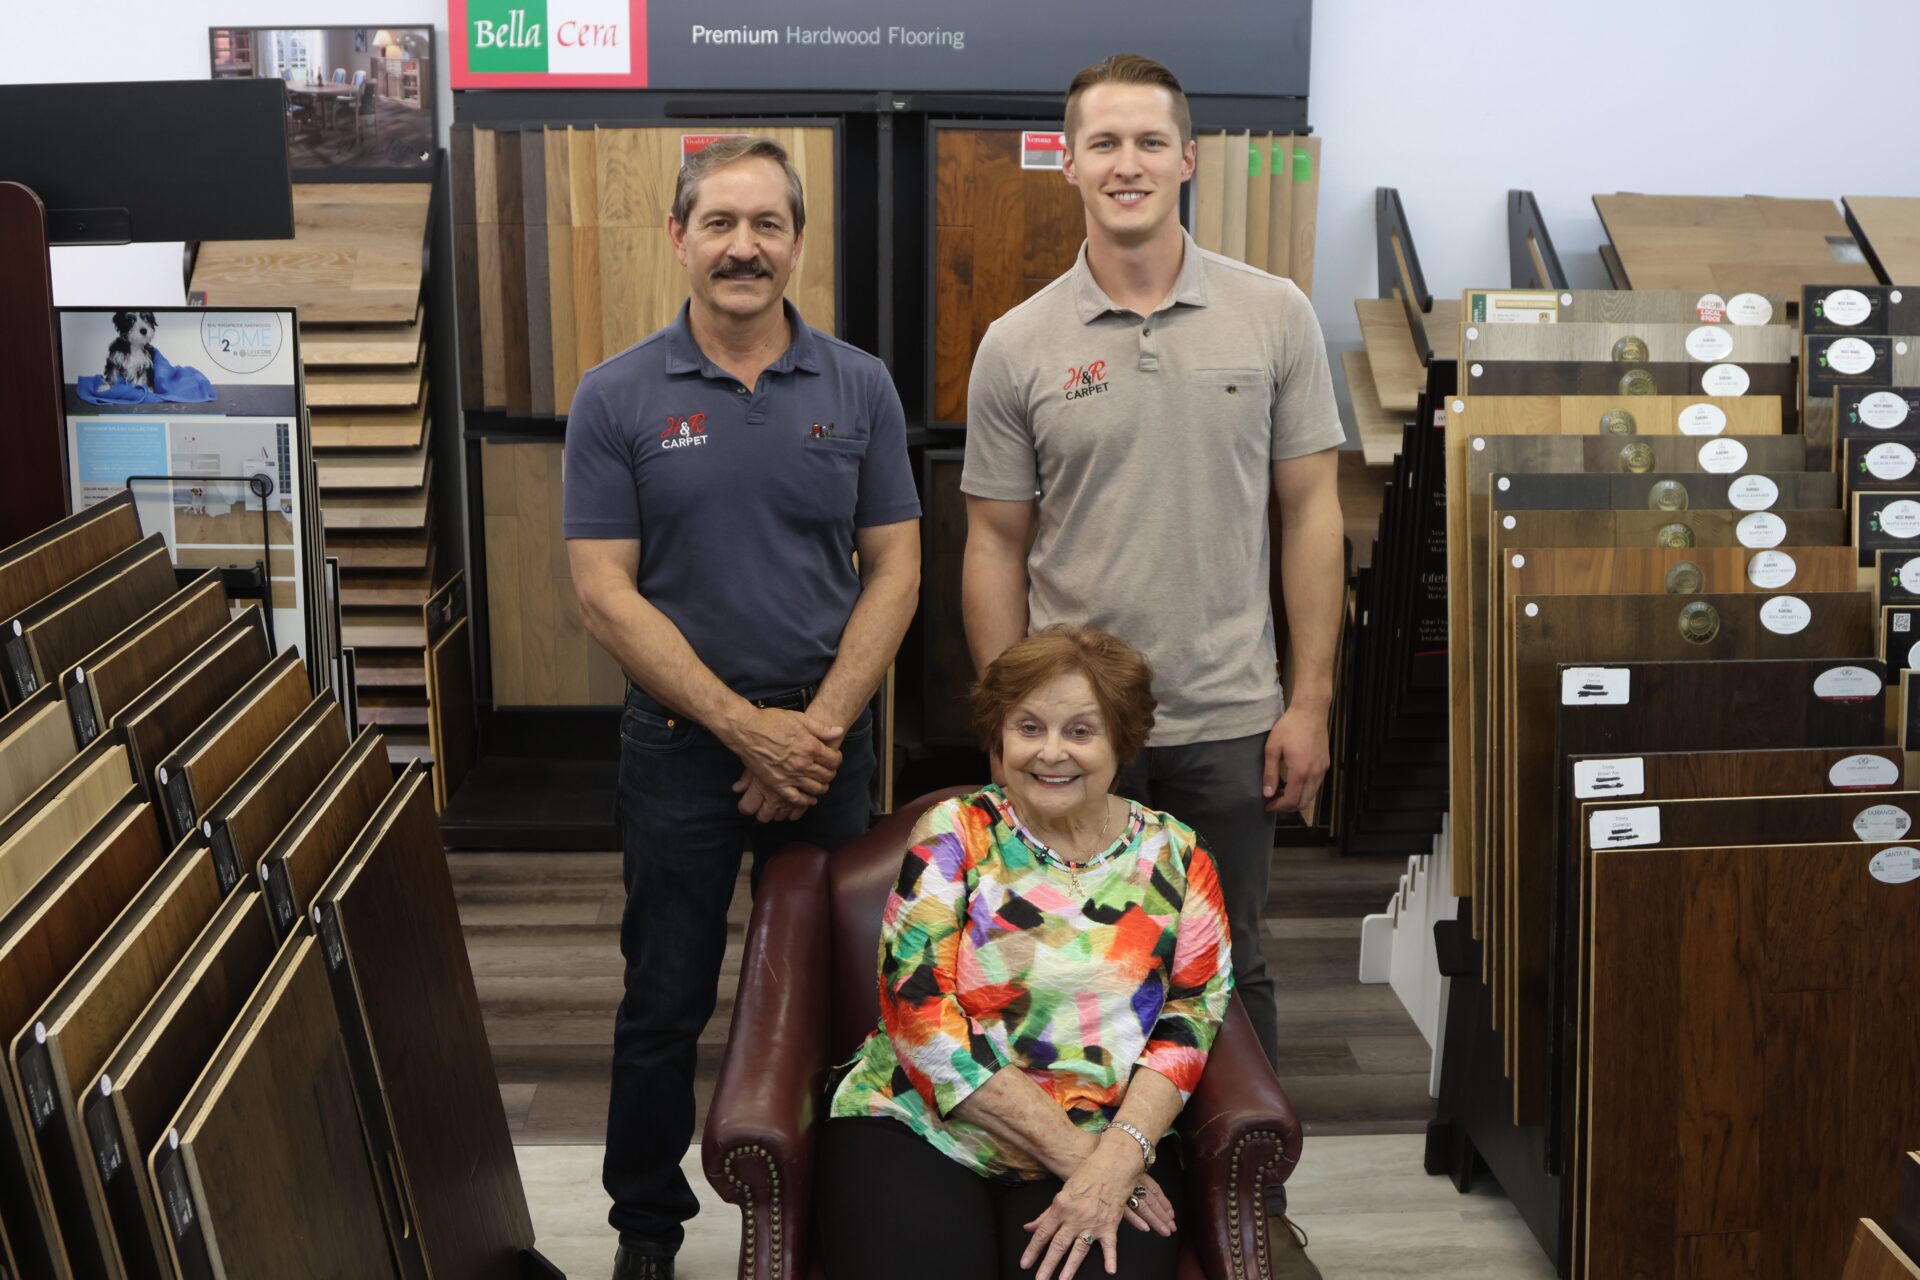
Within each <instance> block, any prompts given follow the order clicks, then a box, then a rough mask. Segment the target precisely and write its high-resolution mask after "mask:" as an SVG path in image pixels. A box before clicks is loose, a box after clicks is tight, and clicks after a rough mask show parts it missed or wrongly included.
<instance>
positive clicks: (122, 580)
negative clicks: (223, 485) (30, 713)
mask: <svg viewBox="0 0 1920 1280" xmlns="http://www.w3.org/2000/svg"><path fill="white" fill-rule="evenodd" d="M173 591H174V576H173V561H172V560H171V559H170V558H169V557H168V555H167V541H166V539H165V538H164V537H162V536H161V535H160V534H157V533H156V534H153V535H152V536H150V537H148V538H146V539H144V540H143V541H141V542H140V543H139V544H138V545H137V546H133V547H129V548H128V549H127V550H125V551H122V552H121V553H120V554H119V555H116V556H114V557H113V558H112V559H110V560H108V561H106V562H105V563H103V564H101V565H99V566H98V567H97V568H93V569H89V570H88V571H87V572H86V573H83V574H81V575H80V576H79V577H78V578H75V579H74V580H73V581H72V582H69V583H68V584H67V585H66V586H64V587H61V588H60V589H59V590H57V591H55V592H53V593H52V594H51V595H48V596H45V597H43V598H42V599H40V600H39V601H37V602H35V603H34V604H32V605H30V606H28V607H27V609H26V610H25V611H23V612H22V613H20V614H19V615H17V616H16V617H14V618H13V619H12V624H11V627H12V632H13V634H11V635H9V636H6V637H5V644H6V654H7V668H8V670H7V681H8V685H9V692H10V693H12V694H13V696H14V697H15V698H22V697H25V696H26V695H27V694H29V693H32V692H33V691H34V690H35V689H37V688H39V687H40V686H41V685H43V684H47V683H49V682H51V681H53V680H54V679H55V678H56V677H58V676H59V674H60V673H61V672H62V671H64V670H66V669H67V668H68V667H70V666H72V665H73V663H74V661H75V660H76V659H77V658H79V657H80V656H81V655H82V654H85V653H88V652H90V651H91V650H92V649H93V648H95V647H96V646H97V645H99V644H100V643H101V641H103V640H107V639H110V638H112V637H113V636H114V635H116V634H117V633H118V632H119V631H120V630H121V629H122V628H124V627H125V626H126V625H127V624H128V623H130V622H132V621H134V620H135V619H136V618H138V617H140V616H141V615H142V614H144V613H146V612H147V611H148V610H149V609H151V608H153V607H154V606H155V605H157V604H159V603H160V602H161V601H162V600H165V599H166V598H167V597H168V596H170V595H172V594H173Z"/></svg>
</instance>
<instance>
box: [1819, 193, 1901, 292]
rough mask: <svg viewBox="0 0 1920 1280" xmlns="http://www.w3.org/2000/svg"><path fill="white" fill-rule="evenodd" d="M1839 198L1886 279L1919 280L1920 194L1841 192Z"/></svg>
mask: <svg viewBox="0 0 1920 1280" xmlns="http://www.w3.org/2000/svg"><path fill="white" fill-rule="evenodd" d="M1840 200H1841V203H1842V204H1844V205H1846V206H1847V212H1848V213H1850V214H1852V215H1853V220H1854V223H1855V224H1856V225H1857V226H1858V227H1859V228H1860V234H1861V235H1863V236H1865V237H1866V238H1867V247H1868V248H1869V249H1870V250H1871V251H1872V253H1873V256H1874V258H1875V259H1876V260H1877V261H1878V262H1879V263H1880V269H1881V270H1882V271H1884V272H1886V273H1887V282H1888V283H1889V284H1901V285H1905V284H1914V283H1916V282H1920V196H1842V197H1841V198H1840ZM1820 283H1823V284H1824V283H1825V281H1821V282H1820Z"/></svg>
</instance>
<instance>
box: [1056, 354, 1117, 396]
mask: <svg viewBox="0 0 1920 1280" xmlns="http://www.w3.org/2000/svg"><path fill="white" fill-rule="evenodd" d="M1107 385H1108V384H1107V362H1106V361H1105V360H1095V361H1094V362H1093V363H1091V364H1080V365H1074V366H1072V367H1070V368H1069V369H1068V370H1067V381H1066V384H1065V385H1064V386H1062V387H1061V388H1060V389H1061V390H1062V391H1064V392H1065V393H1066V398H1067V399H1068V400H1083V399H1085V398H1086V397H1088V396H1097V395H1099V394H1100V393H1102V392H1103V391H1105V390H1106V389H1107Z"/></svg>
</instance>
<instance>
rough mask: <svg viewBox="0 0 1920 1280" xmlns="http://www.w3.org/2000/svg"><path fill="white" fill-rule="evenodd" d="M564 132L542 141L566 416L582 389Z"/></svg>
mask: <svg viewBox="0 0 1920 1280" xmlns="http://www.w3.org/2000/svg"><path fill="white" fill-rule="evenodd" d="M567 133H568V131H567V130H566V129H564V128H561V129H555V128H551V127H550V128H548V130H547V135H546V139H545V141H544V143H543V154H544V156H545V158H546V172H545V173H544V174H543V175H542V180H543V181H544V182H545V183H546V188H547V192H546V210H547V329H548V335H549V340H550V341H551V342H552V344H553V363H552V371H551V373H550V374H549V375H548V376H549V377H551V378H552V379H553V412H554V413H555V414H556V415H558V416H560V417H563V418H564V417H566V416H567V410H568V409H570V408H571V407H572V406H573V391H574V388H575V387H577V386H579V385H580V358H579V354H578V349H577V346H576V342H577V339H576V335H575V333H574V323H575V321H574V314H573V146H572V143H571V142H570V141H569V140H568V137H567Z"/></svg>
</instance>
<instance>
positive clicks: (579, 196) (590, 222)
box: [567, 125, 608, 386]
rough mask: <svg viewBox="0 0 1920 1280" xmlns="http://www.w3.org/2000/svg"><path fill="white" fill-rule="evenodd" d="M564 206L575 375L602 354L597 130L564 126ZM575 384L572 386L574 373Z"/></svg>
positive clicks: (604, 341)
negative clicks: (568, 233)
mask: <svg viewBox="0 0 1920 1280" xmlns="http://www.w3.org/2000/svg"><path fill="white" fill-rule="evenodd" d="M567 195H568V199H567V204H568V208H569V209H570V210H571V212H572V219H571V222H572V227H573V237H572V239H573V355H574V361H575V363H576V375H577V374H581V373H585V372H586V371H587V370H589V369H591V368H593V366H595V365H596V364H599V363H600V362H601V361H602V360H604V359H606V358H607V355H608V352H607V341H606V335H605V326H604V324H603V323H602V321H601V319H600V157H599V138H598V131H597V130H595V129H593V128H591V127H588V128H581V127H579V126H577V125H569V126H568V127H567ZM574 385H575V386H578V385H579V383H578V379H577V376H576V381H575V384H574Z"/></svg>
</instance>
